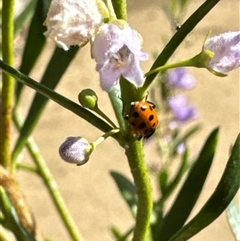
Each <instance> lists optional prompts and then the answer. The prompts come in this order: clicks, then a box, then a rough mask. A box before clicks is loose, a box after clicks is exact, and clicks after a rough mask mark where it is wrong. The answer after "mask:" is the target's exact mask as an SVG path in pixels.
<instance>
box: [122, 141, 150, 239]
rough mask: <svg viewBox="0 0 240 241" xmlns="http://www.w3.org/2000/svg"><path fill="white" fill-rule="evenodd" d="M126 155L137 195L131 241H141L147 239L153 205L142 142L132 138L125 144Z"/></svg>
mask: <svg viewBox="0 0 240 241" xmlns="http://www.w3.org/2000/svg"><path fill="white" fill-rule="evenodd" d="M126 155H127V158H128V163H129V166H130V169H131V172H132V175H133V178H134V182H135V185H136V188H137V194H138V209H137V216H136V226H135V229H134V236H133V241H143V240H145V238H146V237H147V233H148V228H149V225H150V217H151V213H152V205H153V201H152V187H151V183H150V177H149V174H148V169H147V165H146V162H145V159H144V152H143V142H142V141H138V140H136V139H135V138H133V137H132V138H131V139H130V141H129V142H128V143H127V147H126Z"/></svg>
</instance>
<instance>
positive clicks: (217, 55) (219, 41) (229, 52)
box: [204, 31, 240, 74]
mask: <svg viewBox="0 0 240 241" xmlns="http://www.w3.org/2000/svg"><path fill="white" fill-rule="evenodd" d="M204 50H205V51H211V52H213V53H214V56H213V57H212V58H211V60H210V61H209V63H208V68H209V69H212V70H214V71H216V72H218V73H222V74H226V73H228V72H229V71H231V70H233V69H236V68H238V67H239V66H240V31H238V32H227V33H223V34H220V35H218V36H215V37H212V38H209V39H207V40H206V42H205V45H204Z"/></svg>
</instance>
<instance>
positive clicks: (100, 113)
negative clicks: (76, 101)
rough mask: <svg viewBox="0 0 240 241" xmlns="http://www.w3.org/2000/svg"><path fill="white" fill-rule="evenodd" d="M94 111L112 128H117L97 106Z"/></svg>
mask: <svg viewBox="0 0 240 241" xmlns="http://www.w3.org/2000/svg"><path fill="white" fill-rule="evenodd" d="M94 111H95V113H97V114H98V115H100V116H101V117H102V118H103V119H105V120H106V121H107V122H108V123H109V124H110V125H111V126H112V127H113V128H117V126H116V125H115V123H114V122H113V121H112V120H111V119H110V118H109V117H108V116H107V115H106V114H105V113H103V112H102V111H101V110H100V109H99V108H95V109H94Z"/></svg>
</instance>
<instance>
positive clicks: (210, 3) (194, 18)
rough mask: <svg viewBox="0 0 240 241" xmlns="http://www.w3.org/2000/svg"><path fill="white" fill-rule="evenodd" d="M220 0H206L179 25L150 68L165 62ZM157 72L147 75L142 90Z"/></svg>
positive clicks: (146, 87)
mask: <svg viewBox="0 0 240 241" xmlns="http://www.w3.org/2000/svg"><path fill="white" fill-rule="evenodd" d="M218 2H220V0H206V1H205V2H204V3H203V4H202V5H201V6H200V7H199V8H198V9H197V10H196V11H195V12H194V13H193V14H192V15H191V16H190V17H189V18H188V19H187V21H186V22H185V23H184V24H183V25H182V26H181V28H180V29H179V30H178V31H177V32H176V34H175V35H174V36H173V37H172V38H171V40H170V41H169V42H168V44H167V45H166V46H165V48H164V49H163V51H162V52H161V53H160V54H159V56H158V57H157V59H156V60H155V62H154V63H153V65H152V67H151V70H153V69H156V68H158V67H160V66H162V65H164V64H166V63H167V61H168V59H169V58H170V57H171V56H172V55H173V53H174V52H175V50H176V49H177V48H178V46H179V45H180V44H181V43H182V41H183V40H184V39H185V37H186V36H187V35H188V34H189V33H190V32H191V31H192V30H193V29H194V28H195V27H196V25H197V24H198V23H199V22H200V21H201V20H202V19H203V18H204V17H205V16H206V15H207V14H208V13H209V12H210V11H211V9H212V8H213V7H214V6H215V5H216V4H217V3H218ZM156 75H157V73H154V74H151V75H149V76H147V78H146V81H145V83H144V85H143V87H141V89H142V92H145V91H146V90H147V89H148V88H149V86H150V85H151V83H152V82H153V80H154V78H155V77H156Z"/></svg>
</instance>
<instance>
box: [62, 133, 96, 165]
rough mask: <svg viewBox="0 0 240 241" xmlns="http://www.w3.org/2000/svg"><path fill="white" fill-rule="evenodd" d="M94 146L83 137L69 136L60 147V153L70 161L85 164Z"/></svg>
mask: <svg viewBox="0 0 240 241" xmlns="http://www.w3.org/2000/svg"><path fill="white" fill-rule="evenodd" d="M92 150H93V147H92V145H91V144H89V142H88V141H87V140H86V139H84V138H82V137H72V136H71V137H68V138H67V139H66V140H65V141H64V142H63V143H62V144H61V146H60V147H59V155H60V156H61V158H62V159H63V160H64V161H66V162H69V163H73V164H77V165H83V164H84V163H86V162H87V161H88V159H89V157H90V155H91V153H92Z"/></svg>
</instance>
